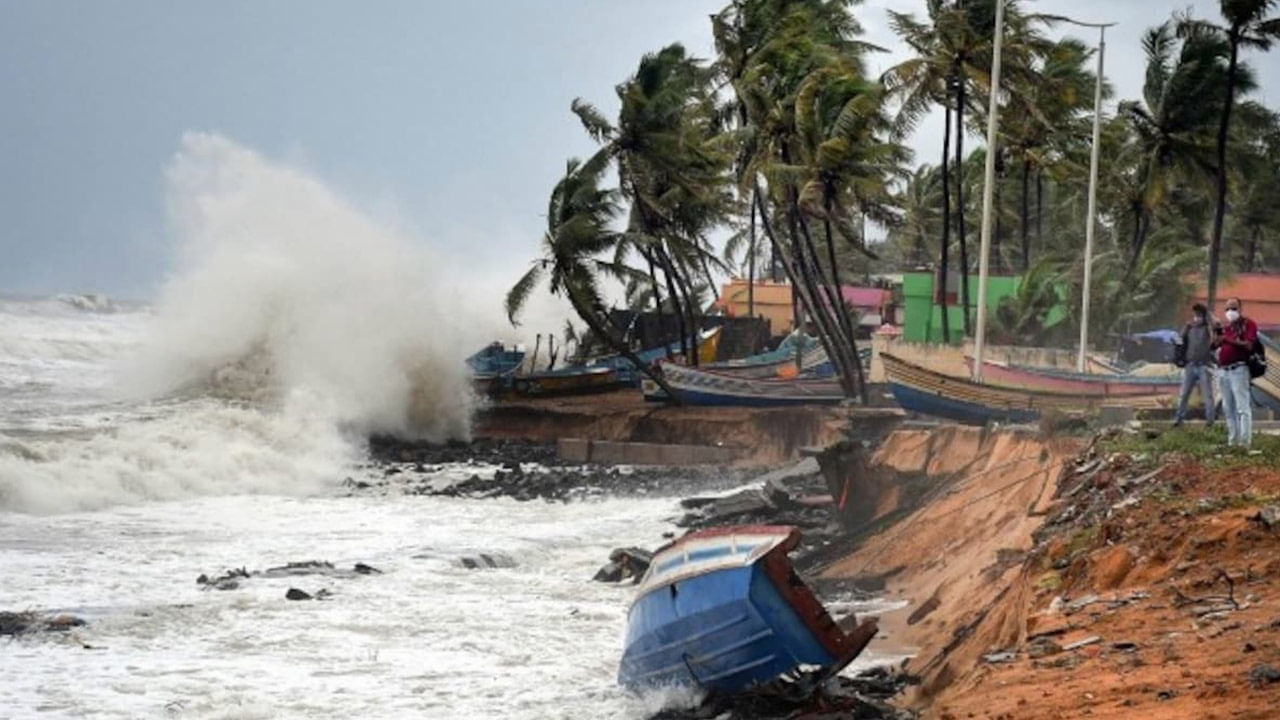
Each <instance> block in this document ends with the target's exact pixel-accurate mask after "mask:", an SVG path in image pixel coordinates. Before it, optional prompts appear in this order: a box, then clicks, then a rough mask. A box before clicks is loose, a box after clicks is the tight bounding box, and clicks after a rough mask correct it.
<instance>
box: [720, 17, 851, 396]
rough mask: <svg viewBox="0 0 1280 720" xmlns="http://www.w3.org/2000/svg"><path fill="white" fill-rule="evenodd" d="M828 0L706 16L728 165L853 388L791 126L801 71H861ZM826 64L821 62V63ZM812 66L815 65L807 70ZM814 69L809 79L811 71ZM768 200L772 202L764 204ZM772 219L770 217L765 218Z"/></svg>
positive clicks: (846, 340) (836, 302)
mask: <svg viewBox="0 0 1280 720" xmlns="http://www.w3.org/2000/svg"><path fill="white" fill-rule="evenodd" d="M847 5H848V3H846V2H840V1H838V0H743V1H742V2H738V3H734V4H733V5H731V6H730V7H729V8H726V9H725V11H723V12H722V13H720V14H719V15H718V16H717V17H716V18H715V19H714V25H713V27H714V29H715V32H716V44H717V49H718V50H719V51H720V54H721V62H719V63H718V64H717V65H718V66H719V67H720V68H721V69H722V71H721V76H722V77H724V78H725V79H726V80H727V82H728V83H729V85H730V86H731V87H732V90H733V98H734V99H733V102H732V103H731V106H730V107H731V112H730V113H729V114H730V115H733V116H736V122H737V123H738V127H737V130H736V132H735V134H734V136H735V137H736V138H737V139H738V140H739V148H740V150H739V153H738V162H737V174H738V177H739V187H740V191H741V192H742V193H743V194H744V195H745V194H750V195H751V196H752V198H753V203H752V204H753V205H754V206H755V208H756V210H757V211H758V212H759V218H760V227H761V229H762V230H763V231H764V233H765V237H766V238H768V240H769V243H770V245H771V247H772V248H773V250H774V252H775V253H776V254H777V255H778V256H779V257H780V258H781V259H782V267H783V270H784V271H785V273H786V275H787V277H788V279H789V280H790V281H791V286H792V290H793V293H794V298H795V300H796V307H797V311H798V315H800V314H801V313H803V314H805V315H807V316H808V317H809V318H810V319H811V320H812V322H813V324H814V325H815V326H816V328H817V334H818V337H819V339H820V340H821V341H822V344H823V346H824V348H826V350H827V352H828V355H829V356H830V357H831V360H832V362H833V363H834V364H835V366H836V368H837V370H838V372H839V376H840V379H841V382H842V384H843V386H844V389H845V392H846V393H847V394H849V395H850V396H851V397H852V396H854V395H860V394H861V392H862V390H861V388H860V367H859V366H858V360H857V352H856V346H855V344H854V339H853V337H852V334H851V333H850V332H849V331H848V329H847V328H848V323H846V322H844V321H842V320H841V317H840V309H839V308H840V306H841V300H840V294H839V289H838V288H836V287H835V286H834V281H833V279H832V278H831V277H829V276H828V275H827V274H826V273H825V272H824V271H823V270H822V268H821V261H820V259H819V254H818V252H817V249H816V246H815V244H814V241H813V233H812V232H810V228H809V224H808V219H809V218H810V217H812V215H810V214H809V213H808V212H806V210H805V209H803V208H802V207H801V203H800V191H801V188H802V186H803V185H804V184H805V183H806V182H807V181H808V179H809V176H810V173H811V169H810V168H809V167H807V166H806V165H805V162H804V158H803V155H804V149H803V146H802V143H801V140H800V136H799V132H798V116H799V114H800V113H799V108H798V107H797V100H798V99H799V97H800V91H801V89H802V88H804V87H805V82H806V80H810V81H811V83H817V84H818V85H820V86H821V85H823V84H824V83H825V82H826V81H827V76H828V74H830V76H831V77H834V76H836V75H842V74H849V73H852V74H855V75H862V74H864V71H863V68H862V63H861V55H862V53H863V52H864V50H865V49H866V46H865V44H863V43H861V42H860V41H858V40H857V39H856V36H857V35H858V34H859V33H860V32H861V28H860V27H859V26H858V24H857V22H856V21H855V20H854V19H853V16H852V15H851V14H850V13H849V12H848V8H847ZM829 71H831V72H829ZM815 73H817V75H815ZM815 78H818V79H815ZM771 208H772V209H771ZM775 221H777V222H775Z"/></svg>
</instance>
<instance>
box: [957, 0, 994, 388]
mask: <svg viewBox="0 0 1280 720" xmlns="http://www.w3.org/2000/svg"><path fill="white" fill-rule="evenodd" d="M1004 4H1005V0H996V30H995V39H994V40H993V42H992V48H991V93H990V94H991V97H990V100H989V103H990V107H989V109H988V111H987V174H986V180H985V182H984V184H983V188H982V246H981V248H980V250H979V251H978V324H977V327H976V328H975V331H974V332H975V338H974V345H973V379H974V380H975V381H977V382H982V351H983V349H984V346H985V345H986V336H987V265H988V262H987V261H988V256H989V255H990V254H991V205H992V201H993V199H994V192H995V182H994V179H995V174H996V131H997V130H998V129H999V126H1000V120H999V112H1000V104H999V101H1000V54H1001V48H1002V46H1003V45H1004ZM960 211H961V212H964V208H961V209H960ZM960 271H961V272H969V268H961V269H960ZM965 312H966V313H967V312H969V309H968V308H965Z"/></svg>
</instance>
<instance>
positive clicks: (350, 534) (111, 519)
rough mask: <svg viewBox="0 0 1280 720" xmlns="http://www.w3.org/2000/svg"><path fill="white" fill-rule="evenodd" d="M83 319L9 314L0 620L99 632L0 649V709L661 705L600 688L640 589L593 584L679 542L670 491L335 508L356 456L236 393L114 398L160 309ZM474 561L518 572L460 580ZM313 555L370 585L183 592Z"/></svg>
mask: <svg viewBox="0 0 1280 720" xmlns="http://www.w3.org/2000/svg"><path fill="white" fill-rule="evenodd" d="M77 304H78V305H80V306H79V307H78V306H77V305H76V304H72V302H70V301H69V300H67V299H63V300H60V299H40V300H17V299H9V300H4V301H3V302H0V407H2V408H3V412H2V413H0V610H11V611H13V610H19V611H20V610H40V611H54V612H62V611H65V612H71V613H74V614H77V615H79V616H81V617H83V618H85V619H86V620H88V621H89V623H88V625H86V626H84V627H82V628H79V629H77V630H75V631H74V632H73V633H71V634H70V635H66V636H64V635H44V636H28V637H24V638H19V639H5V640H3V641H0V677H3V678H4V681H3V682H0V717H4V718H23V717H105V718H137V717H183V718H185V717H190V718H279V717H307V718H352V717H379V718H381V717H417V718H423V717H426V718H437V717H438V718H447V717H493V718H498V717H502V718H550V717H573V718H594V717H643V716H644V715H646V714H647V712H651V711H652V710H653V708H654V707H655V703H658V702H659V699H655V698H650V699H647V700H643V699H636V698H632V697H629V696H627V695H625V694H624V693H623V692H621V691H620V690H619V689H617V688H616V687H615V685H614V674H615V672H616V662H617V658H618V655H619V652H620V647H621V638H622V633H623V624H624V621H625V608H626V605H627V602H628V598H629V594H630V588H629V587H615V586H609V585H602V584H599V583H593V582H590V577H591V575H592V574H593V573H594V571H595V570H596V568H597V567H598V566H599V565H600V564H601V562H602V561H603V560H604V559H605V558H606V557H607V555H608V552H609V550H610V549H611V548H613V547H615V546H617V545H628V544H636V545H652V544H653V543H654V541H655V540H656V539H658V538H659V537H660V536H661V533H662V532H663V531H664V530H668V529H670V525H669V524H668V522H667V520H666V518H667V517H669V516H671V515H673V514H674V513H676V512H677V506H676V504H675V502H674V499H673V498H665V499H664V498H654V499H635V498H629V499H604V500H594V501H591V500H588V501H581V502H573V503H568V504H556V503H543V502H530V503H520V502H516V501H512V500H505V499H493V500H462V499H451V498H435V497H412V496H406V497H400V496H389V497H342V496H341V495H342V494H343V493H342V490H341V481H342V479H343V478H345V477H348V476H356V477H358V476H359V475H358V473H359V472H361V471H360V469H359V464H360V459H361V458H360V454H359V452H358V451H357V449H356V448H357V446H358V441H357V440H355V439H347V438H346V437H344V436H343V435H342V434H341V433H340V432H338V431H335V430H333V429H332V428H322V427H319V426H318V424H317V423H311V424H308V422H307V421H306V420H305V419H303V418H301V417H298V416H290V415H288V414H287V413H286V412H285V411H283V410H280V409H266V408H255V407H253V406H250V405H247V404H245V403H243V402H240V401H234V400H225V399H211V398H208V397H193V398H189V399H169V400H166V401H164V402H159V403H157V402H141V401H122V400H118V399H113V398H112V396H111V392H110V388H109V383H108V379H109V378H110V377H112V373H113V370H112V364H113V362H115V361H116V360H117V359H118V358H119V357H120V356H121V355H122V354H125V353H127V352H129V351H130V350H131V349H133V348H135V347H136V346H137V345H139V344H140V343H142V342H143V341H144V338H145V336H146V329H147V327H148V325H149V323H150V322H152V320H153V318H152V317H151V312H150V311H149V310H148V309H146V308H140V307H139V308H115V309H113V310H110V311H104V310H102V309H93V308H86V307H84V306H83V305H82V304H79V303H77ZM292 412H294V413H295V414H297V413H298V411H296V410H295V411H292ZM472 471H473V469H472V468H467V467H465V466H464V467H459V468H457V469H456V470H450V469H448V468H446V469H444V470H442V471H441V472H442V473H443V474H445V475H447V474H449V473H450V472H456V473H457V474H459V475H469V474H470V473H471V472H472ZM477 552H488V553H503V554H506V555H509V556H510V557H511V558H512V559H514V560H515V562H516V567H514V568H505V569H490V570H467V569H464V568H463V567H462V566H461V564H460V563H459V558H461V557H463V556H466V555H473V554H475V553H477ZM313 559H314V560H328V561H331V562H333V563H334V564H335V565H337V566H339V567H341V566H347V567H350V565H351V564H352V563H355V562H364V563H367V564H370V565H373V566H375V567H377V568H379V569H381V570H383V571H384V572H383V574H380V575H368V576H360V577H354V578H330V577H323V576H310V577H296V578H274V579H272V578H254V579H251V580H248V581H245V582H243V583H242V584H241V587H240V588H239V589H237V590H230V591H216V590H202V589H201V588H200V586H198V585H197V584H196V582H195V578H196V577H197V576H198V575H199V574H200V573H209V574H213V573H216V572H220V571H222V570H224V569H227V568H232V567H241V566H244V567H248V568H250V569H254V568H258V569H262V568H267V567H271V566H276V565H282V564H284V563H286V562H290V561H302V560H313ZM289 587H299V588H302V589H305V590H308V591H311V592H314V591H316V590H318V589H320V588H321V587H324V588H328V589H329V590H331V591H332V592H333V596H332V598H330V599H327V600H324V601H314V602H291V601H288V600H286V599H285V597H284V595H285V590H286V589H287V588H289Z"/></svg>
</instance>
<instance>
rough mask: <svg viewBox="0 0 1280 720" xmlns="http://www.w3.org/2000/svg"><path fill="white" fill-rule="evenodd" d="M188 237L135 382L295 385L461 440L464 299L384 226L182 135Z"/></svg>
mask: <svg viewBox="0 0 1280 720" xmlns="http://www.w3.org/2000/svg"><path fill="white" fill-rule="evenodd" d="M168 183H169V189H170V211H171V216H172V221H173V224H174V228H175V230H176V232H177V234H178V236H179V237H181V238H182V239H183V245H182V248H181V256H180V259H179V267H178V270H177V273H176V274H175V275H174V276H173V277H172V278H171V279H170V280H169V281H168V282H167V283H166V284H165V286H164V288H163V290H162V292H161V294H160V300H159V302H158V304H157V308H156V311H157V316H156V322H155V331H154V333H153V335H152V339H151V342H150V343H149V344H148V346H147V348H148V349H147V353H146V355H145V356H144V358H143V360H142V362H141V363H140V365H139V368H140V369H141V373H140V374H139V375H137V376H136V378H137V379H140V380H142V381H143V384H142V387H144V388H146V389H147V390H149V391H150V392H151V393H156V392H167V391H172V390H174V389H177V388H181V387H191V386H193V385H196V386H199V387H201V388H202V389H204V390H206V391H207V390H212V391H214V392H215V393H220V394H224V395H225V394H230V395H233V396H237V397H245V396H249V398H248V399H252V397H254V396H256V395H257V393H259V392H260V391H262V390H264V389H266V390H271V391H274V392H281V391H283V392H288V391H291V390H295V389H299V388H305V389H306V390H308V391H309V392H312V393H315V394H316V395H319V396H320V397H323V398H326V399H327V400H328V402H329V403H331V405H332V408H333V412H334V413H335V414H336V419H337V420H339V421H341V422H343V423H345V424H348V425H350V426H352V427H354V428H355V429H357V430H360V431H384V432H395V433H401V434H409V435H414V436H418V437H425V438H428V439H432V440H443V439H447V438H465V437H467V436H468V435H469V433H470V417H471V411H472V395H471V390H470V385H469V382H468V378H467V371H466V366H465V363H464V359H465V357H466V355H467V349H468V348H469V347H472V346H474V345H478V344H479V342H480V341H478V340H477V338H478V337H483V334H481V333H477V332H475V331H474V330H473V329H469V328H467V327H465V325H464V324H465V323H466V316H465V312H464V309H463V307H462V304H461V303H462V298H460V297H459V296H458V292H457V291H458V288H457V287H450V286H448V285H447V284H446V283H447V279H446V278H444V277H442V273H440V272H439V269H438V268H433V267H432V263H431V259H430V258H428V257H427V256H426V255H425V254H424V253H423V251H421V250H420V249H417V248H415V247H414V246H413V245H412V244H411V243H410V242H409V241H408V240H407V239H406V238H405V237H403V236H402V235H401V234H399V233H397V232H395V231H394V230H391V229H388V228H385V227H380V226H378V225H377V224H375V223H374V222H373V221H372V220H370V219H369V218H368V217H366V216H365V215H363V214H361V213H360V212H358V211H357V210H356V209H354V208H353V207H352V206H351V205H349V204H348V203H346V202H344V201H343V200H342V199H340V198H339V197H337V196H336V195H334V193H332V192H331V191H330V190H329V189H328V188H326V187H325V186H324V185H322V184H320V183H319V182H317V181H316V180H314V179H313V178H311V177H310V176H308V175H306V174H304V173H302V172H299V171H297V170H294V169H291V168H287V167H283V166H279V165H275V164H272V163H269V162H267V161H265V160H263V159H262V158H261V157H259V156H258V155H257V154H255V153H253V152H251V151H249V150H247V149H245V148H242V147H240V146H238V145H236V144H234V143H232V142H231V141H229V140H227V139H225V138H222V137H219V136H216V135H208V134H188V135H187V136H185V137H184V138H183V143H182V149H181V151H180V152H179V153H178V155H177V157H176V158H175V160H174V162H173V163H172V165H171V167H170V168H169V172H168Z"/></svg>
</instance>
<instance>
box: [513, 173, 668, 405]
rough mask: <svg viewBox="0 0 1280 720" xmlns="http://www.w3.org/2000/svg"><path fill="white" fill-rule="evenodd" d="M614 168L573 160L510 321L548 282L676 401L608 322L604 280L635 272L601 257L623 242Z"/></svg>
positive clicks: (551, 205)
mask: <svg viewBox="0 0 1280 720" xmlns="http://www.w3.org/2000/svg"><path fill="white" fill-rule="evenodd" d="M607 167H608V164H607V163H605V162H599V161H589V162H587V163H581V162H579V161H578V160H576V159H574V160H570V161H569V163H568V167H567V168H566V169H565V174H564V177H563V178H561V180H560V182H558V183H556V186H555V189H554V190H552V191H551V200H550V202H549V203H548V206H547V231H546V232H545V233H544V234H543V236H542V248H543V256H542V257H541V258H538V259H537V260H534V261H533V266H532V267H530V268H529V270H528V272H526V273H525V274H524V276H523V277H521V278H520V279H519V280H518V281H517V282H516V284H515V285H514V286H512V288H511V290H510V291H508V293H507V299H506V312H507V319H508V320H509V321H510V322H511V324H512V325H516V324H518V323H517V321H516V318H517V317H518V316H519V314H520V310H521V309H522V308H523V307H524V304H525V302H526V301H527V300H528V299H529V295H530V294H531V293H532V292H533V289H534V288H535V287H537V286H538V284H539V283H541V282H542V281H543V280H544V279H546V280H548V281H549V285H550V289H551V294H553V295H558V296H561V297H564V298H566V299H567V300H568V301H569V304H570V305H571V306H572V307H573V311H574V312H575V313H576V314H577V315H578V317H579V318H581V319H582V321H583V322H584V323H586V325H587V328H589V329H590V330H591V332H592V333H594V334H595V335H596V337H598V338H600V339H601V340H602V341H604V342H605V343H606V344H607V345H608V346H609V347H610V348H612V349H613V350H614V351H615V352H617V353H618V354H619V355H622V356H623V357H625V358H626V359H628V360H630V361H631V363H632V364H633V365H635V366H636V367H637V368H638V369H639V370H640V371H641V372H643V373H644V374H646V375H648V376H649V377H650V378H652V379H653V380H654V382H656V383H658V385H659V386H661V387H662V389H663V390H664V391H665V392H666V393H667V397H669V398H672V399H673V401H675V400H677V399H678V396H677V395H676V394H675V393H674V392H672V391H671V388H670V387H668V386H667V384H666V381H665V380H663V378H662V375H661V374H660V373H658V372H656V371H655V370H654V369H653V368H651V367H650V366H649V365H648V364H647V363H645V362H643V361H641V360H640V358H639V357H637V356H636V354H635V352H634V351H633V350H632V349H631V346H630V345H628V344H627V342H626V341H625V340H624V339H623V338H622V337H621V336H620V335H619V334H618V333H617V332H616V331H615V330H614V328H613V326H612V325H611V324H610V322H609V320H608V315H607V313H606V310H605V304H604V298H603V296H602V295H601V291H600V283H601V281H602V280H603V279H604V278H614V279H620V280H625V279H626V278H627V277H628V276H630V275H631V274H633V273H634V272H635V271H633V270H631V269H630V268H628V267H626V266H624V265H619V264H617V263H615V262H612V261H611V260H604V259H601V256H603V255H605V254H607V253H609V252H610V251H612V250H613V248H614V247H615V246H616V245H617V244H618V239H619V236H618V233H617V232H616V231H615V230H614V229H613V228H612V227H611V225H612V223H613V221H614V219H615V218H616V217H617V214H618V203H617V193H616V191H614V190H607V189H604V188H602V187H601V186H600V182H601V176H602V175H603V174H604V172H605V170H606V169H607Z"/></svg>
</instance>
